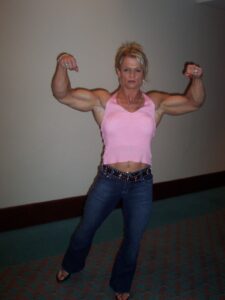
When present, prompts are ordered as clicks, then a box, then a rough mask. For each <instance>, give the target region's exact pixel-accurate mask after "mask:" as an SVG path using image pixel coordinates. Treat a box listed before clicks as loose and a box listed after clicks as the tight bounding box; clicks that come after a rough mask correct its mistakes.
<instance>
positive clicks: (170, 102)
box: [160, 95, 198, 115]
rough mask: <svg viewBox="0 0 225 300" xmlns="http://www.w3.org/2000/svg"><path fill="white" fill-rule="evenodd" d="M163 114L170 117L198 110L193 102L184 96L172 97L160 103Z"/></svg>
mask: <svg viewBox="0 0 225 300" xmlns="http://www.w3.org/2000/svg"><path fill="white" fill-rule="evenodd" d="M160 109H161V110H162V112H163V113H165V114H169V115H181V114H186V113H189V112H193V111H195V110H197V109H198V106H197V105H195V103H194V102H193V101H191V100H190V99H188V98H187V97H185V96H183V95H170V96H168V97H167V98H165V99H164V100H163V101H162V102H161V103H160Z"/></svg>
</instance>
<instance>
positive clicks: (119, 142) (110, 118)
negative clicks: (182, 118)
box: [101, 94, 156, 165]
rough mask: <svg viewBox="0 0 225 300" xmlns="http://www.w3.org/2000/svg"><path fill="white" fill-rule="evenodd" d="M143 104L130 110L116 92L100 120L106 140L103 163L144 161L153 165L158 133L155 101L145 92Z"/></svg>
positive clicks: (104, 140)
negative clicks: (118, 101) (153, 146)
mask: <svg viewBox="0 0 225 300" xmlns="http://www.w3.org/2000/svg"><path fill="white" fill-rule="evenodd" d="M143 96H144V105H143V106H142V107H141V108H139V109H138V110H136V111H134V112H129V111H127V110H126V109H125V108H123V107H122V106H121V105H119V104H118V103H117V99H116V94H114V95H112V97H111V98H110V99H109V100H108V102H107V103H106V107H105V112H104V117H103V120H102V124H101V133H102V138H103V142H104V153H103V164H113V163H118V162H127V161H132V162H142V163H146V164H149V165H151V163H152V154H151V141H152V138H153V136H154V134H155V130H156V123H155V105H154V103H153V101H152V100H151V98H149V97H148V96H147V95H146V94H143Z"/></svg>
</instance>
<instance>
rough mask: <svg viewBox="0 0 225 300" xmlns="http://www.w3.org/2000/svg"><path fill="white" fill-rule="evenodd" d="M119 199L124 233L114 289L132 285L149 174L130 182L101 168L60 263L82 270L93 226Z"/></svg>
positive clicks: (143, 225) (147, 212)
mask: <svg viewBox="0 0 225 300" xmlns="http://www.w3.org/2000/svg"><path fill="white" fill-rule="evenodd" d="M120 201H122V213H123V218H124V237H123V241H122V243H121V246H120V249H119V251H118V253H117V256H116V259H115V263H114V266H113V270H112V274H111V279H110V286H111V288H112V289H113V290H114V291H115V292H120V293H125V292H129V291H130V289H131V284H132V280H133V277H134V273H135V269H136V264H137V257H138V252H139V247H140V241H141V238H142V236H143V233H144V230H145V229H146V226H147V224H148V221H149V217H150V212H151V207H152V175H151V172H150V174H148V175H147V176H145V177H144V178H139V179H138V180H137V181H134V182H130V181H126V180H123V179H120V178H118V177H115V176H114V175H113V174H109V175H105V174H104V173H103V171H102V169H100V171H99V173H98V176H97V178H96V181H95V183H94V185H93V186H92V188H91V189H90V192H89V194H88V198H87V201H86V204H85V208H84V214H83V217H82V219H81V222H80V224H79V225H78V227H77V229H76V230H75V232H74V233H73V235H72V237H71V241H70V244H69V247H68V249H67V251H66V254H65V256H64V259H63V263H62V267H63V269H64V270H65V271H67V272H69V273H75V272H79V271H81V270H82V269H83V268H84V266H85V260H86V257H87V255H88V253H89V250H90V247H91V244H92V240H93V237H94V234H95V232H96V230H97V229H98V228H99V226H100V225H101V224H102V223H103V221H104V220H105V218H106V217H107V216H108V215H109V214H110V213H111V212H112V211H113V209H114V208H115V207H116V206H117V205H118V203H119V202H120Z"/></svg>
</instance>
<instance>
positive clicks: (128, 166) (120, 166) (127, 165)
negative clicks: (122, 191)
mask: <svg viewBox="0 0 225 300" xmlns="http://www.w3.org/2000/svg"><path fill="white" fill-rule="evenodd" d="M109 166H110V167H112V168H114V169H117V170H119V171H121V172H125V173H130V172H136V171H139V170H142V169H144V168H146V167H148V166H149V165H148V164H145V163H141V162H133V161H127V162H119V163H114V164H109Z"/></svg>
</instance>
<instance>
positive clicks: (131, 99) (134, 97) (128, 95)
mask: <svg viewBox="0 0 225 300" xmlns="http://www.w3.org/2000/svg"><path fill="white" fill-rule="evenodd" d="M118 94H119V97H120V98H123V99H125V100H127V102H128V103H135V102H137V101H139V99H140V98H141V97H142V93H141V91H140V90H126V89H123V88H120V90H119V91H118Z"/></svg>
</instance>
